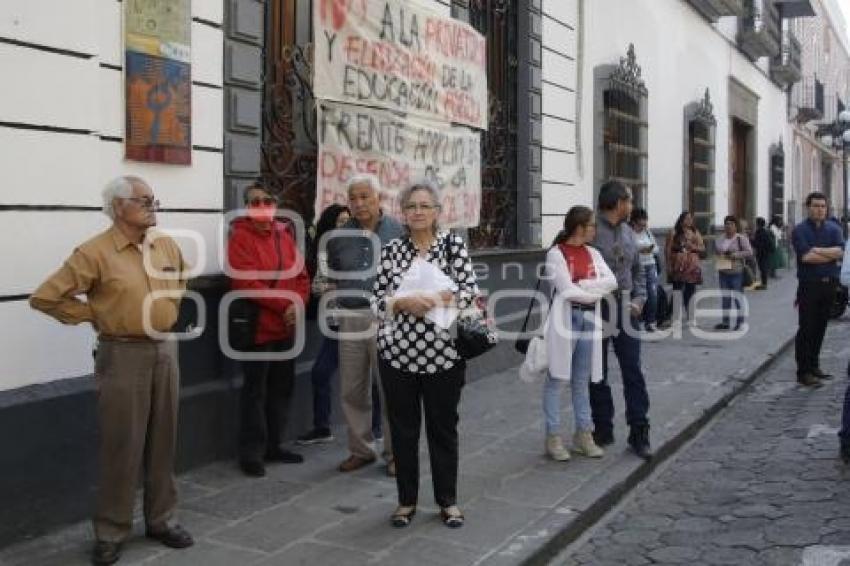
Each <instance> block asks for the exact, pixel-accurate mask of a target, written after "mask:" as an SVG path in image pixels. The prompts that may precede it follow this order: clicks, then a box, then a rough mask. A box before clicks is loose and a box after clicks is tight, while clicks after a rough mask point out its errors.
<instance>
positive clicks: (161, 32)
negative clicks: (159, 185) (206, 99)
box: [124, 0, 192, 165]
mask: <svg viewBox="0 0 850 566" xmlns="http://www.w3.org/2000/svg"><path fill="white" fill-rule="evenodd" d="M191 33H192V2H191V0H124V50H125V54H124V85H125V94H126V99H125V115H126V124H125V134H124V147H125V157H126V158H127V159H132V160H134V161H147V162H154V163H168V164H174V165H190V164H191V162H192V66H191V56H192V48H191V42H192V40H191Z"/></svg>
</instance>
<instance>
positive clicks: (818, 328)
mask: <svg viewBox="0 0 850 566" xmlns="http://www.w3.org/2000/svg"><path fill="white" fill-rule="evenodd" d="M836 285H837V282H836V281H835V280H834V279H829V280H816V281H800V283H799V286H798V287H797V311H798V317H799V324H800V327H799V329H798V330H797V337H796V340H795V342H794V353H795V356H796V358H797V377H802V376H803V375H804V374H806V373H809V372H811V371H813V370H816V369H819V368H820V349H821V346H822V345H823V337H824V335H825V334H826V324H827V322H829V309H830V307H831V306H832V303H833V302H834V301H835V287H836Z"/></svg>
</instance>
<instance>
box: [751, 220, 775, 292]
mask: <svg viewBox="0 0 850 566" xmlns="http://www.w3.org/2000/svg"><path fill="white" fill-rule="evenodd" d="M752 245H753V251H755V253H756V263H758V266H759V273H761V285H759V286H758V287H757V288H758V289H767V280H768V278H769V277H770V258H771V256H772V255H773V252H774V251H775V250H776V244H775V243H774V241H773V234H771V233H770V231H769V230H768V229H767V221H766V220H765V219H764V218H761V217H759V218H756V231H755V233H753V239H752Z"/></svg>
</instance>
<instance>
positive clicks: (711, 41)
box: [542, 0, 814, 240]
mask: <svg viewBox="0 0 850 566" xmlns="http://www.w3.org/2000/svg"><path fill="white" fill-rule="evenodd" d="M550 3H551V4H554V2H550ZM550 3H547V4H550ZM558 4H560V3H558ZM565 4H570V8H569V9H570V10H573V9H574V10H575V14H576V16H575V17H576V20H577V22H578V23H577V25H578V29H579V30H580V32H579V34H578V37H579V39H578V44H577V46H576V49H575V50H576V53H577V62H576V63H575V67H576V68H577V71H576V74H573V75H568V74H567V72H566V70H564V71H563V74H562V75H561V76H569V77H570V79H569V80H571V81H574V84H575V88H574V89H572V90H571V91H570V93H569V96H570V101H571V102H573V103H574V104H575V108H576V112H575V116H576V118H575V121H574V122H571V123H570V128H569V132H563V134H562V135H563V137H562V138H561V139H565V140H568V141H567V142H566V143H568V144H569V145H567V146H565V147H564V149H567V150H568V151H569V154H568V157H564V158H561V155H559V154H549V153H546V152H545V151H544V162H543V208H542V211H543V225H544V230H543V233H544V240H546V239H547V238H550V237H551V236H552V235H553V234H554V233H556V231H557V229H558V228H559V225H560V222H561V218H562V215H563V211H564V210H566V209H568V208H569V207H570V206H571V205H573V204H579V203H585V204H586V203H591V202H593V201H594V199H595V195H596V191H597V190H598V187H599V185H600V184H601V183H602V182H603V181H604V180H605V179H608V178H618V179H621V180H622V181H623V182H625V183H626V184H628V185H630V186H632V187H633V188H634V192H635V197H636V202H637V203H638V204H640V205H641V206H644V207H646V208H647V210H648V212H649V216H650V223H651V225H652V226H654V227H655V228H657V229H658V228H669V227H670V226H672V225H673V223H674V222H675V220H676V218H677V216H678V215H679V213H680V212H681V211H683V210H690V211H692V212H693V213H694V215H695V217H696V220H697V224H698V225H699V227H700V229H701V231H702V232H703V233H711V232H713V231H714V229H716V228H717V227H718V226H720V225H722V221H723V217H724V216H726V215H727V214H734V215H736V216H738V217H740V218H742V219H746V220H748V221H750V222H751V221H752V220H753V218H754V217H756V216H768V215H770V214H771V212H772V211H774V210H775V209H776V207H777V206H779V205H778V204H777V199H779V201H778V202H781V203H783V208H782V209H781V210H782V211H783V214H784V211H785V208H784V203H785V202H786V201H788V200H789V199H790V195H788V194H786V192H785V190H784V188H783V184H784V178H785V177H787V176H788V174H789V173H790V163H789V161H790V160H785V159H784V158H782V156H783V154H784V153H783V152H784V151H785V150H786V149H787V147H788V144H789V142H790V139H791V136H790V128H789V126H788V118H787V115H788V100H789V97H788V92H789V89H790V88H791V86H792V85H794V84H796V83H798V82H799V80H800V78H801V76H800V75H801V71H800V51H799V46H798V44H797V43H796V42H795V41H793V40H792V36H791V35H790V34H789V33H787V30H788V25H789V23H790V24H792V26H793V24H795V23H797V22H798V21H805V18H807V17H809V16H811V15H813V14H814V12H813V9H812V7H811V5H810V4H809V3H808V2H807V1H805V0H802V1H800V2H796V1H793V2H782V1H778V0H747V1H735V0H728V1H727V0H723V1H713V0H711V1H708V0H706V1H703V0H693V1H690V0H689V1H684V0H642V1H634V2H622V1H617V0H594V1H583V2H582V1H578V2H572V3H569V2H568V3H565ZM560 9H561V10H566V9H567V8H566V6H564V7H562V8H560ZM545 10H546V4H544V11H545ZM571 13H572V12H571ZM783 30H786V32H785V33H783ZM546 31H547V30H546V29H544V44H545V43H546V41H547V37H548V36H547V33H546ZM552 34H553V35H552V37H555V36H557V30H552ZM546 74H547V67H546V65H544V76H545V75H546ZM544 93H545V90H544ZM545 100H546V98H545V97H544V101H545ZM555 105H556V104H554V103H553V106H555ZM546 113H547V108H546V105H545V104H544V115H546Z"/></svg>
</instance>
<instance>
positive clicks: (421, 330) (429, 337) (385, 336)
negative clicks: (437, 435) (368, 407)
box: [372, 232, 478, 375]
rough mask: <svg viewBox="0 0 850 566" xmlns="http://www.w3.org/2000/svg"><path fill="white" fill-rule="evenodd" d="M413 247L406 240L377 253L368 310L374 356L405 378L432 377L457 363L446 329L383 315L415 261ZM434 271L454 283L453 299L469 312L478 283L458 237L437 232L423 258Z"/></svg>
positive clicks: (403, 315)
mask: <svg viewBox="0 0 850 566" xmlns="http://www.w3.org/2000/svg"><path fill="white" fill-rule="evenodd" d="M416 257H417V251H416V246H415V245H414V244H413V241H411V239H410V237H409V236H404V237H402V238H399V239H396V240H392V241H390V242H389V243H387V245H385V246H384V247H383V249H382V250H381V261H380V264H379V266H378V274H377V277H376V279H375V286H374V288H373V294H372V309H373V311H374V312H375V314H376V315H377V317H378V319H379V321H380V322H379V326H378V337H377V340H378V356H380V357H381V359H382V360H384V361H385V362H386V363H388V364H389V365H390V366H392V367H393V368H395V369H397V370H399V371H401V372H404V373H411V374H420V375H421V374H426V375H433V374H439V373H443V372H445V371H448V370H450V369H451V368H453V367H454V366H455V365H456V364H457V363H459V362H460V361H461V357H460V355H459V354H458V352H457V349H456V348H455V343H454V340H452V337H451V335H450V334H449V331H448V330H445V329H443V328H440V327H438V326H437V325H435V324H434V323H433V322H431V321H430V320H428V319H427V318H421V317H417V316H414V315H412V314H410V313H407V312H397V313H395V314H394V315H392V316H388V313H387V299H388V298H390V297H392V296H393V294H394V293H395V290H396V289H397V288H398V286H399V285H400V284H401V280H402V278H403V277H404V274H405V272H406V271H407V270H408V269H409V268H410V265H411V263H413V261H414V260H415V259H416ZM423 259H425V261H428V262H429V263H432V264H434V265H435V266H437V267H439V268H440V270H442V271H443V273H445V274H446V275H448V276H449V277H450V278H451V280H452V281H453V282H454V283H455V285H456V288H455V290H454V293H455V301H456V304H457V306H458V307H459V308H461V309H466V308H469V307H470V306H471V305H472V304H473V301H474V299H475V297H476V296H477V295H478V284H477V283H476V281H475V272H474V271H473V269H472V261H471V260H470V258H469V252H467V249H466V244H464V242H463V239H462V238H461V237H460V236H457V235H455V234H451V233H448V232H440V233H438V234H437V238H436V239H435V241H434V243H433V244H432V246H431V248H430V249H429V250H428V253H427V255H426V256H425V257H424V258H423Z"/></svg>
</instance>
